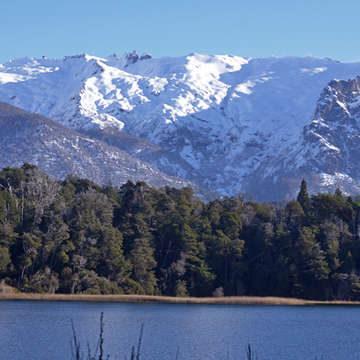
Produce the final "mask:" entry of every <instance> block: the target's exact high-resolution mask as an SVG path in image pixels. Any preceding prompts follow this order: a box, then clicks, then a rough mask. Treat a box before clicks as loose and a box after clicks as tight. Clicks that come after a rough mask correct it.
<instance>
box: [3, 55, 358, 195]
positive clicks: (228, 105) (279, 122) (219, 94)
mask: <svg viewBox="0 0 360 360" xmlns="http://www.w3.org/2000/svg"><path fill="white" fill-rule="evenodd" d="M358 74H360V63H341V62H338V61H334V60H331V59H316V58H311V57H307V58H296V57H287V58H265V59H250V58H243V57H238V56H227V55H200V54H191V55H189V56H184V57H179V58H169V57H165V58H160V59H152V58H151V57H149V56H145V57H143V58H139V57H138V56H137V55H136V54H135V53H132V54H127V55H125V56H123V57H120V58H118V57H117V56H110V57H108V58H98V57H94V56H89V55H79V56H74V57H65V58H64V59H46V58H43V59H19V60H14V61H11V62H9V63H6V64H3V65H2V66H0V100H3V101H7V102H10V103H12V104H14V105H18V106H20V107H22V108H24V109H27V110H30V111H32V112H37V113H40V114H43V115H46V116H49V117H51V118H53V119H54V120H56V121H58V122H60V123H61V124H63V125H65V126H67V127H69V128H72V129H75V130H77V131H81V132H84V133H87V134H91V136H93V137H97V138H100V139H102V140H104V141H106V142H108V143H110V144H112V145H114V146H117V147H119V148H121V149H123V150H125V151H129V152H130V153H131V154H132V155H133V156H136V157H138V158H140V159H145V160H146V161H149V162H151V163H152V164H153V165H155V166H156V167H157V168H159V169H160V170H162V171H165V172H166V173H168V174H172V175H177V176H181V177H183V178H187V179H190V180H191V181H194V182H196V183H198V184H200V185H201V186H204V187H208V188H210V189H212V190H216V191H218V192H221V193H223V194H226V195H231V194H235V193H237V192H239V191H241V192H251V193H253V194H259V196H260V198H261V199H272V198H274V197H275V196H276V197H277V198H286V197H289V196H293V189H294V186H295V188H296V189H297V188H298V184H299V181H300V180H301V177H303V176H305V175H306V176H308V174H310V173H311V174H315V172H314V171H315V167H314V168H313V170H314V171H313V170H311V171H310V170H309V168H308V167H307V166H304V164H303V162H304V161H307V160H308V158H307V156H305V154H303V153H302V154H300V155H299V154H296V156H295V155H294V156H293V157H292V158H289V154H290V153H291V154H294V149H297V151H298V152H303V151H306V146H305V145H304V146H302V145H301V144H303V143H304V141H305V138H304V136H305V135H306V134H305V133H306V131H307V130H306V129H308V127H309V126H311V124H312V120H313V114H314V110H315V108H316V106H317V99H318V98H319V95H320V93H321V92H322V90H323V88H324V87H326V86H327V84H328V82H329V81H331V80H333V79H344V80H347V79H349V78H354V77H356V76H357V75H358ZM348 130H349V129H348ZM349 131H350V130H349ZM120 132H122V133H123V134H120ZM124 133H126V134H128V135H131V137H128V138H127V140H126V141H127V142H126V141H125V142H124ZM304 134H305V135H304ZM139 137H140V138H146V139H147V142H144V141H143V140H140V139H139ZM305 142H306V141H305ZM145 144H146V145H145ZM304 144H305V143H304ZM308 146H310V145H308ZM324 154H325V153H324ZM322 155H323V150H321V151H320V153H319V155H318V165H317V170H316V171H317V173H318V176H320V177H321V176H322V175H321V173H324V174H325V173H327V172H326V162H327V161H326V160H322V159H325V158H323V156H322ZM324 156H325V155H324ZM295 160H296V161H298V163H295ZM309 161H310V160H309ZM288 169H292V170H291V171H292V172H290V170H289V171H288ZM308 170H309V171H308ZM312 176H313V175H312ZM354 179H355V178H354ZM310 180H311V179H310ZM311 181H313V180H311ZM314 181H315V180H314ZM260 184H266V186H263V185H260ZM295 184H296V185H295ZM315 184H319V186H320V189H321V186H322V185H321V184H320V182H319V181H318V180H316V181H315V182H314V189H315V188H317V186H318V185H316V186H315ZM324 186H325V185H324ZM325 188H326V186H325ZM260 194H261V195H260Z"/></svg>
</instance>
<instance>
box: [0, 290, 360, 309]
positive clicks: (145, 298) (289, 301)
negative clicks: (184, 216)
mask: <svg viewBox="0 0 360 360" xmlns="http://www.w3.org/2000/svg"><path fill="white" fill-rule="evenodd" d="M1 300H3V301H4V300H34V301H85V302H119V303H121V302H124V303H155V304H162V303H164V304H219V305H220V304H224V305H282V306H305V305H308V306H309V305H360V301H343V300H341V301H340V300H333V301H316V300H303V299H296V298H281V297H258V296H229V297H227V296H225V297H207V298H196V297H171V296H149V295H87V294H30V293H15V294H14V293H13V294H12V293H0V301H1Z"/></svg>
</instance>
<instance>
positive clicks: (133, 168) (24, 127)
mask: <svg viewBox="0 0 360 360" xmlns="http://www.w3.org/2000/svg"><path fill="white" fill-rule="evenodd" d="M0 153H1V154H2V156H1V158H0V168H3V167H6V166H16V165H22V163H24V162H27V163H31V164H35V165H37V166H38V167H39V168H40V169H41V170H43V171H45V172H47V173H48V174H50V175H52V176H54V177H55V178H64V177H66V176H67V175H68V174H73V175H76V176H79V177H84V178H88V179H90V180H92V181H94V182H96V183H98V184H108V183H111V184H113V185H120V184H123V183H125V182H126V181H128V180H132V181H134V182H136V181H140V180H141V181H145V182H147V183H148V184H151V185H153V186H156V187H161V186H166V185H168V186H174V187H183V186H191V184H190V183H189V182H186V181H183V180H181V179H178V178H173V177H170V176H167V175H165V174H162V173H161V172H160V171H158V170H157V169H154V168H153V167H151V166H150V165H149V164H147V163H144V162H142V161H140V160H138V159H135V158H133V157H131V156H130V155H129V154H127V153H126V152H124V151H121V150H119V149H117V148H115V147H111V146H108V145H107V144H105V143H103V142H101V141H97V140H94V139H91V138H89V137H86V136H84V135H81V134H79V133H77V132H75V131H73V130H70V129H67V128H65V127H64V126H62V125H60V124H58V123H56V122H54V121H52V120H49V119H47V118H45V117H43V116H40V115H36V114H31V113H28V112H26V111H23V110H21V109H19V108H16V107H13V106H11V105H8V104H6V103H3V102H0Z"/></svg>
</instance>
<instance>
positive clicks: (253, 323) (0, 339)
mask: <svg viewBox="0 0 360 360" xmlns="http://www.w3.org/2000/svg"><path fill="white" fill-rule="evenodd" d="M101 312H104V318H105V350H106V353H107V354H110V355H111V359H121V360H124V359H125V355H127V357H128V358H129V351H130V348H131V346H132V345H134V344H135V343H136V341H137V338H138V334H139V330H140V327H141V324H142V323H144V338H143V344H142V357H141V359H143V360H162V359H175V357H176V352H177V348H178V347H179V355H180V356H179V359H214V360H215V359H216V360H222V359H224V360H227V359H229V360H230V359H245V358H246V354H245V348H246V345H247V344H248V343H251V345H252V347H253V349H254V350H255V352H256V353H257V355H258V358H259V360H281V359H289V360H291V359H294V360H313V359H314V360H315V359H318V360H319V359H324V360H328V359H329V360H331V359H337V360H345V359H346V360H351V359H354V360H355V359H356V360H358V359H360V307H341V306H338V307H325V306H322V307H286V306H281V307H279V306H276V307H275V306H274V307H271V306H233V305H232V306H230V305H164V304H163V305H140V304H115V303H68V302H31V301H29V302H15V301H3V302H0V359H1V360H7V359H11V360H25V359H26V360H31V359H36V360H45V359H46V360H50V359H51V360H60V359H71V346H70V342H71V338H72V332H71V322H70V321H71V319H73V321H74V324H75V327H76V330H77V333H78V336H79V339H80V340H81V342H82V344H83V349H84V350H85V348H86V342H87V341H90V344H91V345H92V346H94V345H95V343H96V339H97V335H98V331H99V316H100V313H101Z"/></svg>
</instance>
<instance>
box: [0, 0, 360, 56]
mask: <svg viewBox="0 0 360 360" xmlns="http://www.w3.org/2000/svg"><path fill="white" fill-rule="evenodd" d="M359 15H360V1H359V0H342V1H340V0H337V1H335V0H302V1H297V0H126V1H124V0H0V45H1V46H0V63H3V62H6V61H8V60H9V59H12V58H15V57H24V56H34V57H40V56H42V55H46V56H48V57H62V56H64V55H74V54H80V53H84V52H86V53H89V54H92V55H97V56H107V55H109V54H112V53H114V52H115V53H118V54H123V53H124V52H126V51H132V50H135V49H136V50H137V51H138V53H142V52H148V53H150V54H152V55H153V56H155V57H158V56H179V55H186V54H189V53H191V52H199V53H209V54H235V55H240V56H250V57H267V56H272V55H275V56H286V55H298V56H308V55H312V56H318V57H331V58H334V59H337V60H343V61H354V60H360V46H359V43H360V36H359V34H360V26H359V24H360V21H359Z"/></svg>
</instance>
